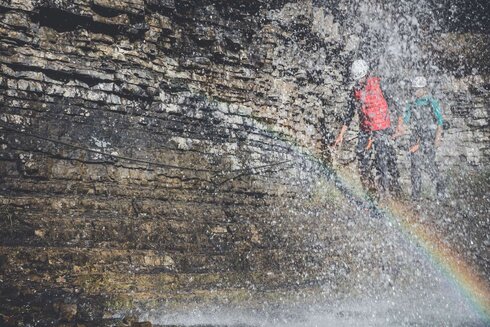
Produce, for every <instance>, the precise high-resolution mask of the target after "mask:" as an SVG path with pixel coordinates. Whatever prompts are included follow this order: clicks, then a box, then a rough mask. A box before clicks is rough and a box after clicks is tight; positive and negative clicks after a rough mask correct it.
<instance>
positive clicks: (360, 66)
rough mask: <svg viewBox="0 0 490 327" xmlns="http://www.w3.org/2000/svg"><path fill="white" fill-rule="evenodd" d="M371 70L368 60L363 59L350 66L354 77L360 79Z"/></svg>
mask: <svg viewBox="0 0 490 327" xmlns="http://www.w3.org/2000/svg"><path fill="white" fill-rule="evenodd" d="M368 70H369V66H368V64H367V62H365V61H364V60H362V59H358V60H356V61H354V62H353V63H352V67H351V68H350V72H351V75H352V78H354V79H355V80H360V79H361V78H363V77H364V76H366V75H367V73H368Z"/></svg>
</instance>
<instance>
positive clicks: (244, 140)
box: [0, 0, 488, 323]
mask: <svg viewBox="0 0 490 327" xmlns="http://www.w3.org/2000/svg"><path fill="white" fill-rule="evenodd" d="M332 6H333V5H332ZM337 9H338V8H337ZM338 10H340V9H338ZM0 16H1V19H0V35H1V38H0V65H1V66H0V67H1V70H0V73H1V75H0V103H1V108H2V110H1V113H0V114H1V116H0V119H1V121H0V128H1V130H0V135H1V137H0V143H1V145H0V146H1V151H0V154H1V157H0V159H1V165H0V178H1V182H0V191H1V197H0V201H1V202H0V203H1V208H0V210H1V218H0V219H1V220H0V223H1V226H2V228H1V229H0V235H1V237H0V273H1V276H2V277H1V278H2V286H0V288H1V289H0V291H1V293H0V297H1V301H0V308H1V310H2V312H4V314H3V315H4V316H5V317H7V316H8V317H14V318H12V319H24V320H25V321H28V322H31V323H33V322H36V321H38V322H39V321H43V322H44V323H46V322H49V321H59V320H64V321H71V320H74V319H77V320H79V321H96V320H100V319H102V317H103V316H104V314H105V315H106V317H108V316H110V315H111V314H113V313H115V312H117V311H118V310H128V309H130V308H134V307H135V306H137V305H138V306H144V307H148V308H151V307H158V306H162V305H164V304H165V305H167V306H171V305H182V304H183V303H184V304H185V303H188V302H192V301H194V300H199V301H201V302H206V300H208V301H211V300H219V301H224V302H227V301H229V302H233V301H244V300H248V299H250V298H252V297H256V296H257V295H256V293H261V294H262V295H261V296H263V297H265V298H267V297H268V296H269V295H270V297H272V296H273V295H272V294H273V292H272V291H274V292H279V293H280V292H281V291H282V290H291V289H293V288H300V289H303V290H309V289H310V288H311V289H314V288H316V287H317V286H318V285H323V287H324V290H325V289H326V290H327V293H329V294H332V296H333V295H334V294H346V293H348V292H351V293H355V292H360V291H361V290H362V292H365V291H366V290H365V289H364V286H363V285H367V284H370V285H379V286H380V287H381V288H383V287H386V288H387V289H388V288H391V287H392V286H393V284H400V285H402V284H403V283H407V281H408V280H409V279H410V273H409V272H410V271H411V269H412V268H411V267H414V266H419V264H420V263H418V261H417V260H418V259H417V258H415V257H413V256H411V255H409V254H408V253H409V252H410V251H411V250H410V247H409V246H408V245H407V246H406V247H404V246H402V247H399V248H396V249H395V247H394V245H393V244H403V241H402V240H401V238H400V236H398V235H397V234H395V233H392V234H390V236H386V231H387V230H388V229H389V228H390V227H389V226H385V225H384V224H383V223H382V222H380V221H374V222H373V221H370V220H369V219H366V218H365V217H364V215H363V212H358V211H357V210H355V209H354V208H345V207H343V206H342V205H341V203H342V202H343V201H344V200H345V198H344V195H342V194H341V193H339V191H338V190H337V189H336V187H335V186H334V184H333V182H332V181H330V180H329V177H328V174H326V173H325V169H324V168H322V165H321V164H320V163H319V162H317V161H315V160H312V159H308V156H313V157H317V158H321V160H323V161H324V162H326V163H329V162H331V158H330V153H329V152H328V150H327V148H326V144H328V143H329V142H330V141H331V140H332V135H333V134H334V133H336V132H337V130H338V128H339V126H340V123H339V121H338V116H339V115H340V114H341V113H342V112H343V109H344V106H345V102H346V94H347V91H348V89H349V85H348V79H347V77H348V74H347V71H348V65H347V63H348V60H350V59H351V57H352V56H353V55H354V53H355V49H356V45H355V44H356V37H355V36H354V35H351V34H348V33H347V27H345V26H342V24H341V20H340V18H341V17H342V12H341V11H333V10H332V11H329V7H314V6H313V4H312V3H311V2H309V1H298V2H292V3H290V2H287V1H259V0H255V1H240V0H236V1H217V0H216V1H199V2H194V1H175V2H174V1H173V0H124V1H112V0H77V1H63V0H59V1H58V0H57V1H34V0H22V1H21V0H3V1H1V2H0ZM344 32H345V33H344ZM462 78H465V77H462ZM478 78H479V80H478V81H476V82H475V83H473V84H469V85H470V86H471V85H479V86H478V87H477V89H476V90H477V91H478V92H481V93H480V98H479V99H481V108H480V110H473V107H471V108H469V106H466V107H464V106H459V105H458V106H456V105H455V107H454V108H455V109H454V110H452V111H451V113H452V115H454V116H451V117H452V118H453V117H454V121H456V120H457V121H458V124H460V125H457V124H455V126H456V125H457V126H460V127H459V128H461V130H458V131H457V132H454V133H466V132H467V133H468V135H466V134H465V135H466V136H465V137H464V138H458V142H462V143H461V144H462V145H463V146H464V144H465V143H464V142H469V143H470V144H472V145H473V144H476V143H478V142H475V135H478V136H479V137H478V140H481V142H480V141H479V142H480V143H478V144H482V145H481V146H480V147H476V148H475V147H473V148H472V149H476V150H473V152H472V153H469V152H465V153H461V152H460V153H458V152H454V151H452V152H448V153H446V158H448V161H447V164H448V165H453V164H454V163H456V162H458V161H459V158H460V156H462V155H464V156H466V158H467V159H468V161H470V162H474V163H478V164H480V163H485V162H488V154H487V153H486V152H485V151H488V147H487V145H488V129H485V128H484V127H485V126H487V125H488V112H487V110H486V109H485V108H488V97H487V94H488V89H487V88H485V87H484V86H483V87H481V85H488V80H486V79H485V77H478ZM460 81H462V80H460ZM478 83H479V84H478ZM485 83H487V84H485ZM451 85H463V86H462V87H468V83H466V82H461V84H454V83H453V84H451ZM458 90H460V91H461V92H462V93H461V97H462V99H461V101H467V100H468V98H467V97H466V98H465V96H466V95H467V94H468V92H467V89H460V88H458ZM455 94H456V93H455ZM455 99H457V98H455ZM455 101H460V100H455ZM458 103H459V102H458ZM464 108H468V110H470V111H471V115H479V116H478V117H480V116H481V117H480V118H479V120H476V121H477V125H474V126H471V125H470V124H468V121H469V119H468V116H467V115H466V111H464ZM472 121H475V120H472ZM480 134H481V135H480ZM480 136H481V137H480ZM348 149H349V148H347V150H348ZM464 149H465V151H469V150H467V148H464ZM305 153H307V156H306V155H305ZM347 153H350V152H347ZM305 158H306V159H305ZM345 217H349V219H347V218H345ZM354 222H355V224H354ZM353 226H356V227H355V228H354V227H353ZM373 240H384V242H387V243H389V244H391V245H390V246H383V245H382V242H378V241H373ZM381 247H383V249H382V250H380V248H381ZM368 249H372V250H373V251H371V252H369V251H368ZM366 251H368V252H369V253H371V254H370V255H366ZM420 269H422V268H420ZM361 281H363V282H361ZM363 283H364V284H363ZM325 285H327V286H325ZM305 292H306V291H305ZM5 319H6V318H5Z"/></svg>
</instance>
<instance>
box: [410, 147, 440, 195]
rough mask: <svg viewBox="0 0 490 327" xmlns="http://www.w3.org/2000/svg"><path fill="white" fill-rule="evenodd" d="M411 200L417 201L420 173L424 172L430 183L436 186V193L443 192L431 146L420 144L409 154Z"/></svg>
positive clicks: (420, 181)
mask: <svg viewBox="0 0 490 327" xmlns="http://www.w3.org/2000/svg"><path fill="white" fill-rule="evenodd" d="M410 159H411V167H410V168H411V175H412V176H411V182H412V198H414V199H419V198H420V192H421V187H422V171H424V170H425V171H426V172H427V174H428V175H429V177H430V179H431V181H433V182H434V183H435V184H436V192H437V194H440V193H442V192H443V189H444V187H443V185H442V182H441V180H440V178H439V167H437V164H436V160H435V159H436V150H435V148H434V146H433V145H427V144H426V145H424V144H421V145H420V147H419V149H418V151H416V152H414V153H411V154H410Z"/></svg>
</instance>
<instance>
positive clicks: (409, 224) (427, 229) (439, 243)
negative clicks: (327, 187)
mask: <svg viewBox="0 0 490 327" xmlns="http://www.w3.org/2000/svg"><path fill="white" fill-rule="evenodd" d="M266 130H267V131H268V132H270V133H271V134H274V135H275V136H276V137H277V138H278V139H280V140H282V141H284V142H286V143H288V144H289V145H290V146H291V147H292V149H293V150H295V152H296V153H298V154H299V155H301V156H302V157H303V158H305V159H308V160H310V161H312V162H314V163H316V164H317V165H318V166H319V167H321V168H322V169H323V171H324V173H325V174H326V175H328V176H329V177H330V178H332V180H333V181H334V182H335V184H336V186H337V187H339V189H340V191H341V192H342V193H343V194H344V196H347V197H349V198H350V199H353V200H355V201H357V203H360V204H362V203H364V204H363V205H366V204H367V206H368V207H369V208H370V209H371V210H374V211H375V213H376V214H378V215H379V214H381V215H382V216H383V217H385V218H386V219H389V220H391V221H393V222H394V223H395V224H394V225H395V226H399V229H400V231H401V232H402V233H403V234H404V235H406V236H407V237H408V238H409V240H410V241H412V242H413V243H415V244H418V245H420V246H421V247H422V249H423V252H424V253H425V255H426V256H427V257H428V259H429V260H431V261H432V262H433V263H434V264H435V265H437V267H438V268H440V270H441V271H442V272H443V273H444V274H445V275H446V277H447V278H448V279H449V280H451V281H453V282H454V283H455V285H457V286H458V289H459V290H460V291H461V292H462V294H463V296H464V297H465V298H466V299H468V300H469V302H470V303H471V304H472V306H473V307H474V309H475V310H476V312H477V313H478V314H479V315H480V316H481V318H482V320H483V323H484V324H485V325H489V326H490V281H488V280H485V279H483V278H482V277H480V276H479V275H478V274H477V273H476V271H475V269H474V267H472V266H471V264H469V263H468V262H467V261H466V260H465V259H464V258H463V257H462V256H461V255H460V254H459V253H458V252H457V251H455V250H454V249H452V248H451V246H450V245H449V244H447V242H444V241H443V240H442V237H441V235H440V234H439V233H438V232H437V230H435V229H434V228H433V227H432V226H431V225H430V224H427V223H424V222H422V221H421V219H420V216H419V215H417V213H415V212H414V211H413V210H411V209H410V207H409V206H407V205H405V204H403V203H401V202H391V203H388V204H387V205H386V206H385V205H384V204H383V207H381V206H380V205H378V204H376V203H374V202H372V201H370V200H368V199H369V197H368V196H367V194H366V193H365V192H363V191H361V190H360V189H359V188H358V187H357V188H356V187H354V182H353V181H349V179H348V178H346V177H344V176H341V174H340V173H339V172H338V171H335V170H334V169H332V168H330V167H329V166H327V165H326V163H325V162H324V161H323V160H321V159H319V158H318V157H317V155H315V154H313V153H312V152H311V151H310V150H308V149H306V148H305V147H303V146H301V145H298V144H297V142H294V141H292V140H291V138H290V137H287V136H285V135H284V134H282V133H281V135H280V136H279V135H278V133H277V132H275V131H273V128H267V129H266ZM278 136H279V137H278Z"/></svg>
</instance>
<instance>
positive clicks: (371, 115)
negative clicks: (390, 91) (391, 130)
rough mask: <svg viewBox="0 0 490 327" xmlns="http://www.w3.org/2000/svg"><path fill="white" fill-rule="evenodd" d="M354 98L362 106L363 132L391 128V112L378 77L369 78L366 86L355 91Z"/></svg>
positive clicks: (361, 120)
mask: <svg viewBox="0 0 490 327" xmlns="http://www.w3.org/2000/svg"><path fill="white" fill-rule="evenodd" d="M354 97H355V99H356V100H357V101H358V102H359V103H360V104H361V112H360V122H361V129H362V130H364V131H368V132H369V131H380V130H384V129H387V128H388V127H390V112H389V110H388V104H387V102H386V100H385V98H384V96H383V92H382V91H381V86H380V80H379V78H378V77H369V78H368V79H367V81H366V84H364V85H363V86H362V87H360V88H356V89H354Z"/></svg>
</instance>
